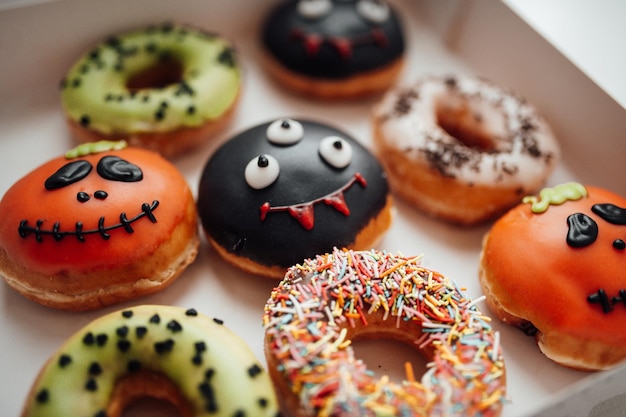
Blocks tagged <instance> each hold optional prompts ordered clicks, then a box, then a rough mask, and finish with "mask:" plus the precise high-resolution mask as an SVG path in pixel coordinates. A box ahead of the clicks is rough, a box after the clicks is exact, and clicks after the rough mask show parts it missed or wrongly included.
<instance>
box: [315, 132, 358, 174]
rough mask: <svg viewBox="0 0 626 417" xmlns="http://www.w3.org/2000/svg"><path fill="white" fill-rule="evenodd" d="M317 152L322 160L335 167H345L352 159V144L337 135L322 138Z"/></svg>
mask: <svg viewBox="0 0 626 417" xmlns="http://www.w3.org/2000/svg"><path fill="white" fill-rule="evenodd" d="M319 152H320V155H321V156H322V158H323V159H324V161H326V162H327V163H328V164H329V165H330V166H332V167H335V168H339V169H341V168H345V167H347V166H348V165H349V164H350V162H351V161H352V146H351V145H350V144H349V143H348V141H346V140H345V139H343V138H340V137H339V136H328V137H325V138H324V139H322V141H321V142H320V148H319Z"/></svg>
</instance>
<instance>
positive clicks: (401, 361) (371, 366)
mask: <svg viewBox="0 0 626 417" xmlns="http://www.w3.org/2000/svg"><path fill="white" fill-rule="evenodd" d="M352 347H353V349H354V353H355V356H356V357H357V358H359V359H360V360H362V361H363V362H364V363H365V364H367V369H368V370H370V371H372V372H373V373H374V375H376V377H378V378H380V377H382V376H383V375H387V376H389V379H390V380H391V381H393V382H395V383H398V384H399V383H400V382H402V381H403V380H405V379H407V373H406V363H407V362H408V363H410V365H411V368H412V369H413V373H414V375H415V379H417V380H419V379H421V376H422V375H423V374H424V373H425V372H426V365H427V363H428V360H427V359H426V358H425V357H424V355H422V354H421V353H420V352H419V350H417V349H416V348H415V347H413V346H410V345H409V344H407V343H405V342H400V341H397V340H393V339H389V338H377V339H369V338H358V337H357V338H356V339H353V340H352Z"/></svg>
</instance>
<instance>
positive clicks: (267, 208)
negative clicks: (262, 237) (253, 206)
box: [259, 202, 271, 221]
mask: <svg viewBox="0 0 626 417" xmlns="http://www.w3.org/2000/svg"><path fill="white" fill-rule="evenodd" d="M270 208H271V207H270V203H269V202H266V203H263V205H262V206H261V207H259V209H260V210H261V221H263V220H265V218H266V217H267V213H268V212H269V211H270Z"/></svg>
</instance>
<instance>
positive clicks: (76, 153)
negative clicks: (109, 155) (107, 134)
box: [65, 140, 128, 159]
mask: <svg viewBox="0 0 626 417" xmlns="http://www.w3.org/2000/svg"><path fill="white" fill-rule="evenodd" d="M127 146H128V144H127V143H126V141H125V140H118V141H110V140H100V141H97V142H88V143H83V144H81V145H78V146H77V147H75V148H72V149H70V150H69V151H67V152H66V153H65V158H66V159H74V158H78V157H81V156H85V155H92V154H96V153H100V152H107V151H118V150H120V149H124V148H126V147H127Z"/></svg>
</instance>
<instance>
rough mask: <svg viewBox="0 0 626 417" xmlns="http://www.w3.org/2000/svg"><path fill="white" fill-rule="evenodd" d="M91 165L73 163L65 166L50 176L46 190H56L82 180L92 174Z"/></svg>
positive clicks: (46, 183) (81, 162) (45, 184)
mask: <svg viewBox="0 0 626 417" xmlns="http://www.w3.org/2000/svg"><path fill="white" fill-rule="evenodd" d="M91 168H92V167H91V164H90V163H89V162H87V161H83V160H80V161H73V162H69V163H67V164H65V165H63V166H62V167H61V168H59V169H58V170H57V172H55V173H54V174H52V175H50V176H49V177H48V178H47V179H46V182H45V183H44V186H45V187H46V190H56V189H57V188H62V187H65V186H68V185H70V184H74V183H75V182H77V181H80V180H82V179H83V178H85V177H86V176H87V175H89V173H90V172H91Z"/></svg>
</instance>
